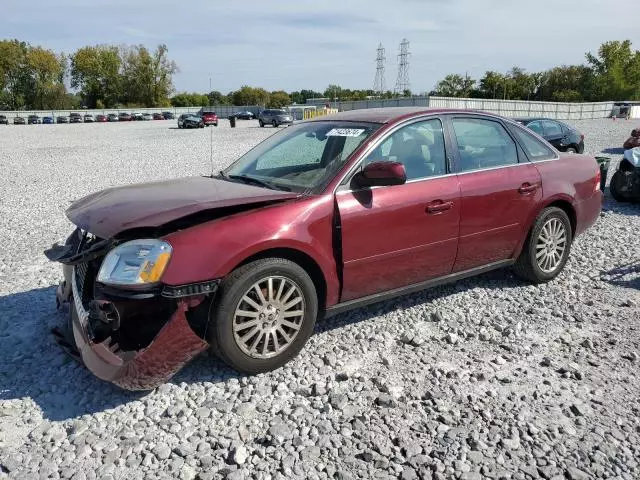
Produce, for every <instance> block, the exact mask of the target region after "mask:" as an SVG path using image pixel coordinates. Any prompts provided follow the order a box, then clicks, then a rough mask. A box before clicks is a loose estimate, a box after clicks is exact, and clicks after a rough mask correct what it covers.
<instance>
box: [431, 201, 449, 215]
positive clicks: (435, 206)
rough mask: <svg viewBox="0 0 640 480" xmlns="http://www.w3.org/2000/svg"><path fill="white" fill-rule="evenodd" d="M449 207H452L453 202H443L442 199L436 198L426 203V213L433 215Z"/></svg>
mask: <svg viewBox="0 0 640 480" xmlns="http://www.w3.org/2000/svg"><path fill="white" fill-rule="evenodd" d="M451 207H453V202H443V201H442V200H436V201H435V202H433V203H430V204H429V205H427V213H429V214H431V215H435V214H438V213H442V212H444V211H446V210H450V209H451Z"/></svg>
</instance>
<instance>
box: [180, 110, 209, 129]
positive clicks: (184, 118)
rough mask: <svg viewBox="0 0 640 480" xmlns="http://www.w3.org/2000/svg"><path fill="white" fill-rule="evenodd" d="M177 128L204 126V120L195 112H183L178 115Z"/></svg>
mask: <svg viewBox="0 0 640 480" xmlns="http://www.w3.org/2000/svg"><path fill="white" fill-rule="evenodd" d="M178 128H204V121H203V120H202V117H201V116H199V115H196V114H195V113H183V114H182V115H180V116H179V117H178Z"/></svg>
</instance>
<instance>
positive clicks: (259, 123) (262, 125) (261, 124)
mask: <svg viewBox="0 0 640 480" xmlns="http://www.w3.org/2000/svg"><path fill="white" fill-rule="evenodd" d="M258 125H260V128H264V122H263V121H262V120H258Z"/></svg>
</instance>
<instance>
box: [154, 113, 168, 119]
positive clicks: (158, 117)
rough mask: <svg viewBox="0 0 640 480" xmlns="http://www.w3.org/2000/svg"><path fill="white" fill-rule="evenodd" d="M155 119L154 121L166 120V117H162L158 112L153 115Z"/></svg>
mask: <svg viewBox="0 0 640 480" xmlns="http://www.w3.org/2000/svg"><path fill="white" fill-rule="evenodd" d="M153 119H154V120H164V119H165V118H164V115H162V114H161V113H158V112H156V113H154V114H153Z"/></svg>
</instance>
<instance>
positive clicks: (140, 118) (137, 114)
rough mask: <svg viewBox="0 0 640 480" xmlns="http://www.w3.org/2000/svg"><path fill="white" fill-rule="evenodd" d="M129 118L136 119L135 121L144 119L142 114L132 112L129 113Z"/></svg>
mask: <svg viewBox="0 0 640 480" xmlns="http://www.w3.org/2000/svg"><path fill="white" fill-rule="evenodd" d="M131 120H134V121H137V122H141V121H142V120H144V115H142V114H141V113H138V112H136V113H132V114H131Z"/></svg>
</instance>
